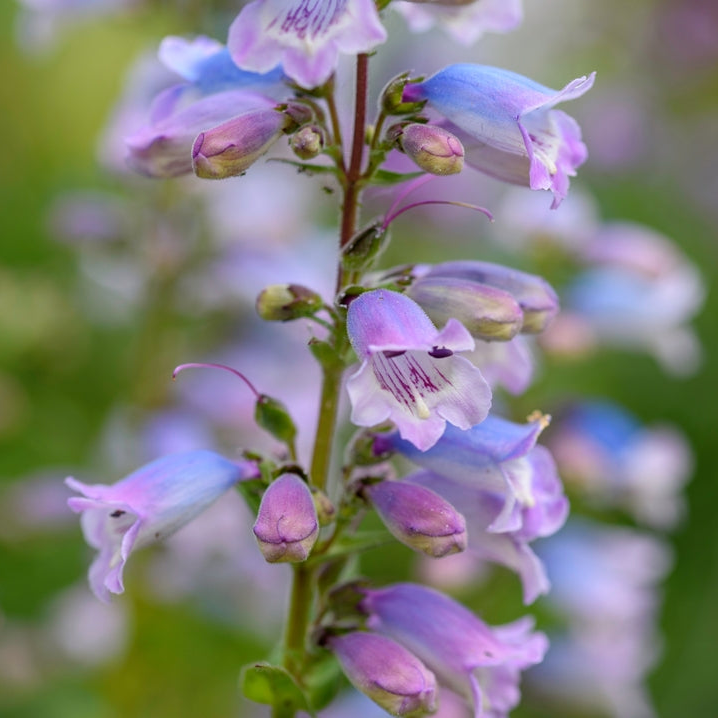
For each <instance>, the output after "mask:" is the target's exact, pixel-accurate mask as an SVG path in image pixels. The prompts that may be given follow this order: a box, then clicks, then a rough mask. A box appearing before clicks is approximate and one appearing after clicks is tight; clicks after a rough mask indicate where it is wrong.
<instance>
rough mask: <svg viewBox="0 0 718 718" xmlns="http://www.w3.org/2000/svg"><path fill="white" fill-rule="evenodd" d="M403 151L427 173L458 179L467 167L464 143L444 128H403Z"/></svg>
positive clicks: (416, 126) (400, 142)
mask: <svg viewBox="0 0 718 718" xmlns="http://www.w3.org/2000/svg"><path fill="white" fill-rule="evenodd" d="M398 141H399V145H400V146H401V149H402V150H403V152H404V153H406V155H407V156H408V157H410V158H411V159H412V160H413V161H414V163H415V164H416V165H417V166H418V167H421V169H423V170H424V171H425V172H429V173H430V174H433V175H454V174H458V173H459V172H461V170H462V168H463V166H464V148H463V147H462V146H461V142H460V141H459V140H458V139H457V138H456V137H455V136H454V135H452V134H451V132H448V131H447V130H445V129H444V128H443V127H438V126H436V125H423V124H419V123H412V124H409V125H407V126H406V127H404V128H402V130H401V135H400V136H399V138H398Z"/></svg>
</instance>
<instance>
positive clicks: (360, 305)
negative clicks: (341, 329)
mask: <svg viewBox="0 0 718 718" xmlns="http://www.w3.org/2000/svg"><path fill="white" fill-rule="evenodd" d="M347 331H348V333H349V338H350V340H351V343H352V346H353V347H354V350H355V351H356V353H357V356H358V357H359V359H360V360H361V362H362V363H361V366H360V367H359V369H358V370H357V371H356V372H355V373H354V374H353V375H352V376H351V377H350V378H349V380H348V382H347V391H348V392H349V398H350V400H351V404H352V415H351V420H352V421H353V422H354V423H355V424H357V425H358V426H374V425H375V424H379V423H381V422H383V421H387V420H391V421H393V422H394V423H395V424H396V426H397V428H398V429H399V433H400V434H401V436H402V437H403V438H404V439H406V440H407V441H409V442H411V443H412V444H413V445H414V446H415V447H416V448H417V449H418V450H419V451H424V450H426V449H428V448H429V447H431V446H433V445H434V444H435V443H436V442H437V441H438V440H439V438H440V437H441V435H442V433H443V432H444V427H445V426H446V423H447V422H449V423H450V424H455V425H456V426H458V427H460V428H462V429H468V428H469V427H471V426H474V425H475V424H478V423H479V422H481V421H483V420H484V419H485V418H486V415H487V414H488V411H489V407H490V405H491V390H490V389H489V386H488V384H487V383H486V381H485V380H484V378H483V376H482V375H481V372H480V371H479V370H478V369H477V368H476V367H475V366H474V365H473V364H471V363H470V362H469V361H467V360H466V359H464V358H463V357H459V356H456V355H455V352H458V351H468V350H471V349H473V347H474V340H473V339H472V338H471V335H470V334H469V332H468V331H467V330H466V329H465V328H464V327H463V326H462V325H461V323H460V322H458V321H457V320H455V319H450V320H449V321H448V322H447V323H446V326H445V327H444V328H443V329H442V330H441V331H439V330H437V329H436V327H435V326H434V325H433V324H432V322H431V320H430V319H429V318H428V317H427V316H426V314H425V313H424V311H423V310H422V309H421V307H419V305H418V304H416V303H415V302H413V301H412V300H411V299H409V298H408V297H405V296H404V295H403V294H399V293H398V292H391V291H387V290H384V289H377V290H374V291H370V292H365V293H364V294H361V295H360V296H359V297H357V298H356V299H354V301H352V303H351V304H350V305H349V311H348V314H347Z"/></svg>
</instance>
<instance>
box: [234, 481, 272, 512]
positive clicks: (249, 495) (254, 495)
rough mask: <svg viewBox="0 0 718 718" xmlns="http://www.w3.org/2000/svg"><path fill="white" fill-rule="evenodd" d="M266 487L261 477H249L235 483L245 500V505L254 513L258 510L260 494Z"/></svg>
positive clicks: (260, 499)
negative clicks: (246, 479)
mask: <svg viewBox="0 0 718 718" xmlns="http://www.w3.org/2000/svg"><path fill="white" fill-rule="evenodd" d="M266 488H267V484H266V481H264V480H263V479H249V480H248V481H240V482H239V483H238V484H237V489H238V490H239V493H240V494H242V498H243V499H244V500H245V501H246V502H247V506H249V509H250V511H251V512H252V514H254V515H256V514H257V512H258V511H259V504H260V503H261V501H262V494H263V493H264V490H265V489H266Z"/></svg>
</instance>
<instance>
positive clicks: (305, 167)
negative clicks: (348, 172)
mask: <svg viewBox="0 0 718 718" xmlns="http://www.w3.org/2000/svg"><path fill="white" fill-rule="evenodd" d="M271 162H281V163H282V164H285V165H292V167H296V168H297V170H298V171H299V172H300V173H302V174H308V175H317V174H333V175H336V173H337V170H336V167H332V166H331V165H313V164H310V163H309V162H297V161H296V160H287V159H283V158H281V157H275V158H273V159H272V160H271Z"/></svg>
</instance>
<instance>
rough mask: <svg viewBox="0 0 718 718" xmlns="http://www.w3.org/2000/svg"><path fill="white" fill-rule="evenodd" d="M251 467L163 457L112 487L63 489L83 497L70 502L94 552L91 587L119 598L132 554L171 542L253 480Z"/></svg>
mask: <svg viewBox="0 0 718 718" xmlns="http://www.w3.org/2000/svg"><path fill="white" fill-rule="evenodd" d="M257 473H258V472H257V468H256V466H255V465H254V464H253V463H250V462H242V463H235V462H233V461H230V460H229V459H225V458H224V457H223V456H220V455H219V454H216V453H214V452H211V451H190V452H186V453H182V454H172V455H170V456H164V457H162V458H160V459H157V460H156V461H153V462H151V463H150V464H147V465H146V466H143V467H142V468H140V469H138V470H137V471H135V472H134V473H132V474H130V475H129V476H126V477H125V478H124V479H122V480H121V481H118V482H117V483H116V484H113V485H111V486H106V485H104V484H92V485H89V484H83V483H81V482H80V481H77V480H75V479H73V478H68V479H66V481H65V483H66V484H67V485H68V486H69V487H70V488H71V489H73V490H75V491H77V492H79V493H80V494H82V496H79V497H72V498H70V499H68V502H67V503H68V506H69V507H70V508H71V509H72V510H73V511H75V512H76V513H81V514H82V517H81V523H82V531H83V534H84V536H85V539H86V541H87V542H88V543H89V544H90V546H92V547H93V548H96V549H97V550H98V555H97V557H96V558H95V560H94V562H93V563H92V566H91V567H90V572H89V579H90V587H91V588H92V591H93V592H94V593H95V595H96V596H97V597H98V598H100V599H101V600H103V601H109V599H110V593H122V592H123V591H124V585H123V582H122V573H123V570H124V567H125V562H126V561H127V559H128V558H129V555H130V553H131V552H132V551H133V550H134V549H137V548H140V547H142V546H145V545H147V544H150V543H153V542H155V541H158V540H161V539H163V538H166V537H167V536H170V535H171V534H173V533H174V532H175V531H177V530H178V529H180V528H182V526H184V525H185V524H186V523H188V522H189V521H191V520H192V519H193V518H194V517H195V516H197V515H198V514H199V513H201V512H202V511H203V510H204V509H206V508H207V507H208V506H210V505H211V504H212V503H213V502H214V501H215V500H216V499H217V498H219V496H221V495H222V494H223V493H224V492H225V491H227V490H228V489H229V488H231V487H232V486H233V485H234V484H235V483H237V482H238V481H240V480H242V479H244V478H249V477H253V476H256V475H257Z"/></svg>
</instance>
